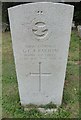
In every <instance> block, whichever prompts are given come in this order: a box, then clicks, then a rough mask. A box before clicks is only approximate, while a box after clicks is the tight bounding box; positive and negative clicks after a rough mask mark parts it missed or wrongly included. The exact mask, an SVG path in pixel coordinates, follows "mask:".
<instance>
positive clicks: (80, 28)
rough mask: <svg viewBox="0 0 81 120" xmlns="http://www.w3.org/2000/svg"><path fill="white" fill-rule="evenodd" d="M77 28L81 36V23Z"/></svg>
mask: <svg viewBox="0 0 81 120" xmlns="http://www.w3.org/2000/svg"><path fill="white" fill-rule="evenodd" d="M77 29H78V35H79V36H80V37H81V25H78V26H77Z"/></svg>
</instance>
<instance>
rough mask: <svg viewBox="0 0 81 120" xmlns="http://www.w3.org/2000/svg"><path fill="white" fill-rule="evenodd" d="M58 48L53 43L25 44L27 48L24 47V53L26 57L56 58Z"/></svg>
mask: <svg viewBox="0 0 81 120" xmlns="http://www.w3.org/2000/svg"><path fill="white" fill-rule="evenodd" d="M57 52H59V51H58V49H56V48H55V47H54V46H52V45H37V46H36V45H25V49H23V55H24V58H25V59H29V60H30V59H32V60H35V59H36V58H37V57H39V58H40V59H41V60H43V59H56V58H57V57H56V55H57Z"/></svg>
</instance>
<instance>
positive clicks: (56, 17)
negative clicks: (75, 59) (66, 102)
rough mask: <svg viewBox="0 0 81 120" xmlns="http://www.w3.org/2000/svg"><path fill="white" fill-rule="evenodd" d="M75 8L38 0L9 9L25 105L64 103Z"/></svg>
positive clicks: (21, 91) (20, 92) (21, 98)
mask: <svg viewBox="0 0 81 120" xmlns="http://www.w3.org/2000/svg"><path fill="white" fill-rule="evenodd" d="M73 8H74V7H73V6H71V5H66V4H62V3H52V2H38V3H30V4H23V5H19V6H15V7H11V8H9V9H8V11H9V20H10V28H11V35H12V44H13V52H14V58H15V65H16V72H17V80H18V86H19V94H20V100H21V104H22V105H23V106H25V105H27V104H36V105H41V104H47V103H50V102H52V103H54V104H57V105H60V104H61V102H62V95H63V87H64V79H65V73H66V64H67V58H68V49H69V42H70V33H71V26H72V18H73Z"/></svg>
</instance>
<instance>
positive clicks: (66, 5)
mask: <svg viewBox="0 0 81 120" xmlns="http://www.w3.org/2000/svg"><path fill="white" fill-rule="evenodd" d="M41 4H48V5H57V6H65V7H70V8H71V7H72V8H74V6H73V5H69V4H65V3H53V2H35V3H26V4H21V5H17V6H14V7H10V8H8V10H10V9H15V8H19V7H25V6H30V5H31V6H32V5H41Z"/></svg>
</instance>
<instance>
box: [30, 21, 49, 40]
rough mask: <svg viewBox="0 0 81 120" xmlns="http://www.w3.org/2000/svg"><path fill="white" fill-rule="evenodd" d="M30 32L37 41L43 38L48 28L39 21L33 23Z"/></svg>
mask: <svg viewBox="0 0 81 120" xmlns="http://www.w3.org/2000/svg"><path fill="white" fill-rule="evenodd" d="M32 32H33V34H34V35H35V37H36V38H38V39H39V40H40V39H43V38H45V37H46V36H47V34H48V28H47V26H46V23H45V22H40V21H36V22H34V25H33V28H32Z"/></svg>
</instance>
